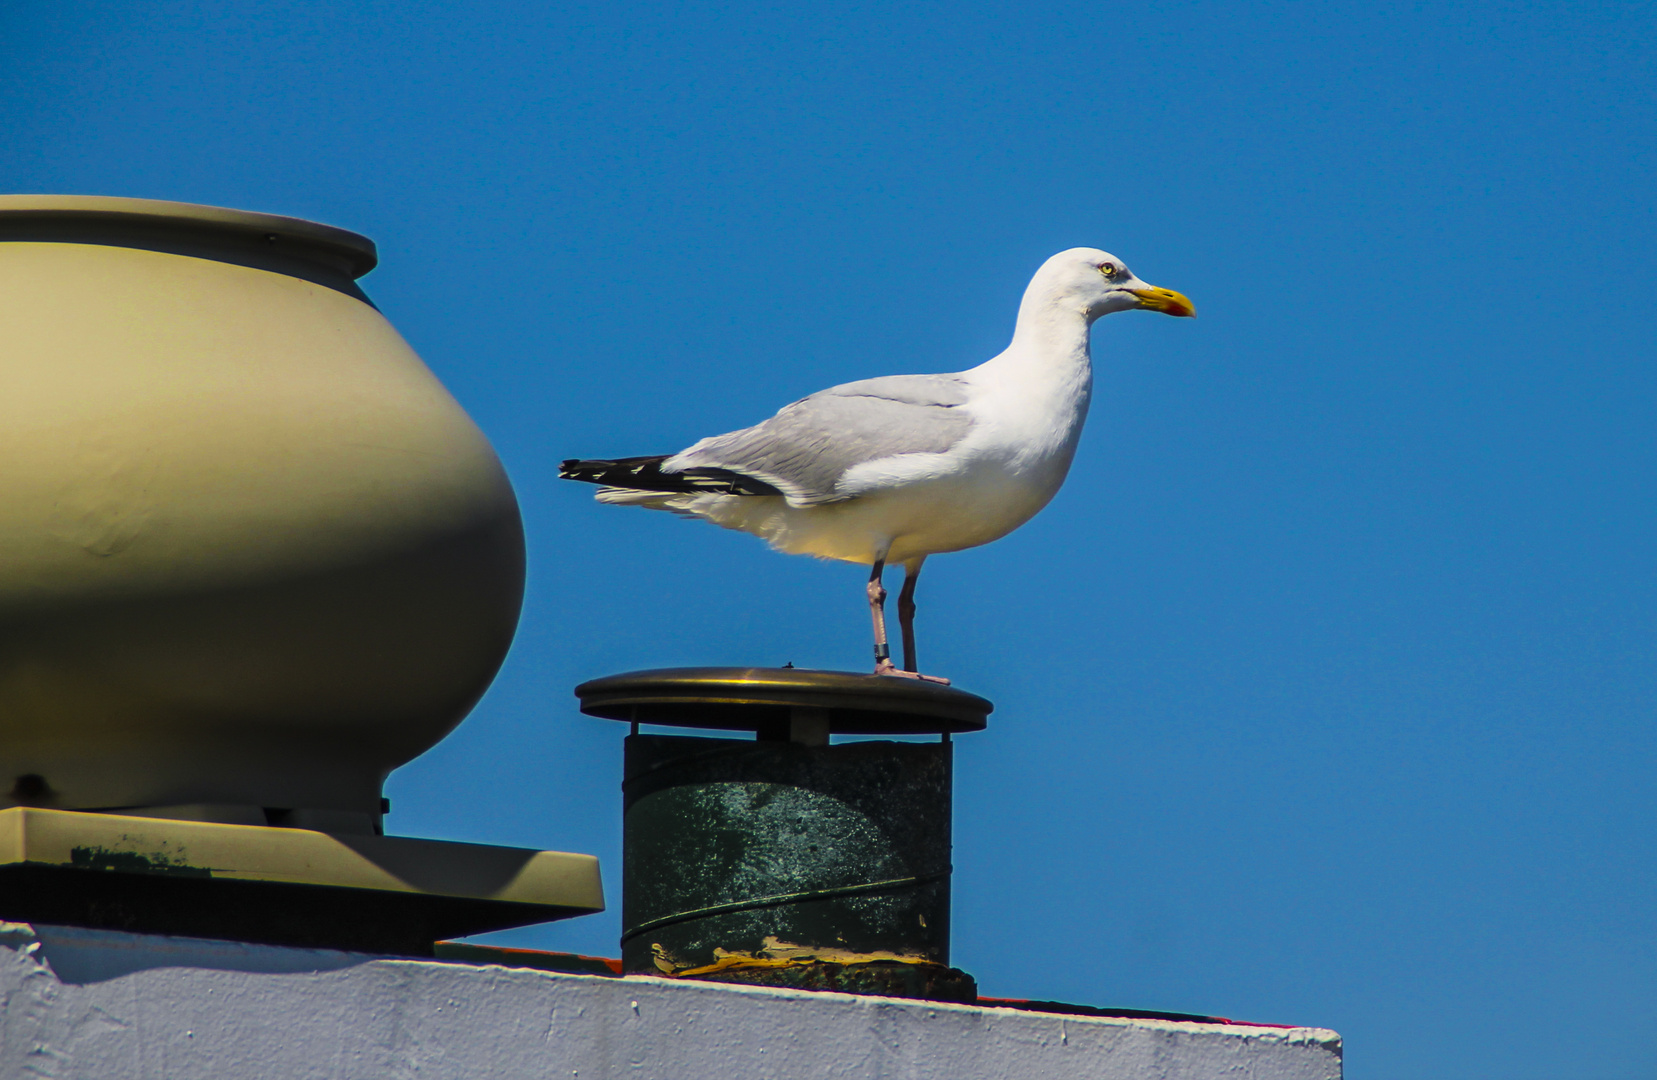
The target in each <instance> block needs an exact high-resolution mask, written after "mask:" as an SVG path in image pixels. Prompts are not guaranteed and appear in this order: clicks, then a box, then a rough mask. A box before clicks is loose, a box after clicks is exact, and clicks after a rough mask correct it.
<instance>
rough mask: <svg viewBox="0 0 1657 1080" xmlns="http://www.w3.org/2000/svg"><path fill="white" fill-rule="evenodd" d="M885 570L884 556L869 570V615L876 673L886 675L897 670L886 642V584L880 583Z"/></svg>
mask: <svg viewBox="0 0 1657 1080" xmlns="http://www.w3.org/2000/svg"><path fill="white" fill-rule="evenodd" d="M885 572H886V560H885V559H884V558H880V559H876V560H875V565H874V568H873V569H872V570H870V571H869V617H870V619H872V620H873V621H874V626H875V674H876V675H886V674H888V673H890V672H891V671H893V670H895V668H894V667H893V665H892V650H891V648H890V647H889V646H888V645H887V644H886V586H884V585H882V584H881V583H880V576H881V575H882V574H883V573H885Z"/></svg>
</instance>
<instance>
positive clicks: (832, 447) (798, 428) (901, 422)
mask: <svg viewBox="0 0 1657 1080" xmlns="http://www.w3.org/2000/svg"><path fill="white" fill-rule="evenodd" d="M966 403H967V392H966V385H965V384H964V383H962V382H961V380H960V379H959V378H957V377H955V376H953V375H888V376H885V377H883V378H879V379H864V380H862V381H860V382H853V383H846V384H845V385H843V386H836V387H832V388H830V389H828V390H822V391H819V392H818V393H815V394H812V395H811V396H810V397H808V398H802V399H801V400H799V401H796V402H795V403H794V404H792V405H789V406H788V407H787V408H785V409H783V410H782V411H781V412H779V413H777V415H776V416H773V417H772V418H771V419H769V420H767V421H765V422H764V423H763V424H758V425H756V426H754V427H751V428H744V429H743V430H741V431H733V432H731V433H730V434H728V435H715V436H713V437H712V438H708V439H703V440H702V441H701V442H699V443H697V444H696V445H695V446H692V447H690V448H689V449H688V450H683V451H681V452H680V453H678V454H675V455H674V456H673V457H671V458H669V459H668V460H667V461H665V462H663V463H662V467H663V468H664V469H665V470H668V471H678V470H680V469H690V468H702V467H710V466H711V467H713V468H718V469H729V470H731V471H732V472H738V473H742V474H743V475H745V476H752V477H754V478H755V479H758V480H763V481H765V482H766V483H768V484H770V485H772V486H773V487H775V488H777V489H778V490H780V491H782V492H783V493H784V494H785V495H786V496H787V497H788V501H789V502H790V503H793V504H794V505H796V506H812V505H816V504H818V503H826V502H836V501H839V500H841V499H845V498H849V497H850V496H847V495H844V494H841V493H840V491H839V490H838V487H837V485H838V483H839V481H840V478H841V477H843V476H844V475H845V474H846V471H847V470H848V469H850V468H852V467H853V466H855V465H861V464H863V463H864V462H868V461H879V460H881V459H882V458H889V457H896V456H898V455H901V454H941V453H944V452H945V451H947V450H949V449H950V448H951V447H953V446H954V445H955V444H956V443H958V442H960V441H961V439H962V438H963V437H964V436H965V435H966V433H967V429H968V428H970V427H971V426H972V417H971V415H970V414H969V413H968V412H967V411H966V410H964V409H962V408H961V406H963V405H965V404H966Z"/></svg>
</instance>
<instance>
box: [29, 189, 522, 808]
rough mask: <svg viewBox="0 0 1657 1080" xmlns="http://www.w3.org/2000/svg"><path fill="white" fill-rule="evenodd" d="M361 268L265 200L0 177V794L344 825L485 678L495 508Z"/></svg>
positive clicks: (485, 472)
mask: <svg viewBox="0 0 1657 1080" xmlns="http://www.w3.org/2000/svg"><path fill="white" fill-rule="evenodd" d="M374 261H375V254H374V248H373V244H372V243H371V242H369V241H368V240H367V239H365V238H363V237H360V236H357V235H356V234H353V233H348V232H345V231H343V230H339V229H333V228H329V227H327V226H321V225H316V224H313V223H310V222H303V221H298V220H296V219H292V218H282V217H275V216H272V215H266V214H251V213H244V212H241V211H234V210H223V209H218V208H213V207H196V206H189V205H185V204H179V203H161V202H151V201H148V200H138V199H107V198H88V197H68V196H3V197H0V806H10V805H18V804H26V805H34V806H44V807H55V808H60V809H100V810H108V809H117V808H144V807H154V808H169V807H176V808H177V809H178V816H180V817H198V818H207V819H220V820H239V821H247V822H248V823H250V824H251V823H254V820H255V819H256V818H257V817H258V816H259V815H262V814H264V813H265V811H266V810H269V811H271V812H272V815H271V820H280V819H281V816H282V815H283V814H288V815H290V818H289V820H290V823H292V824H310V823H314V825H313V827H324V828H330V829H334V830H336V831H370V830H371V829H372V828H373V826H374V823H376V822H377V821H378V816H379V812H380V787H381V783H382V782H383V780H384V778H385V776H386V774H387V773H388V772H389V771H390V770H391V769H392V768H394V767H396V766H397V765H400V764H402V763H403V762H405V761H408V760H409V759H410V758H412V757H414V756H415V755H417V754H419V753H421V752H422V751H424V750H425V749H426V748H428V747H430V746H431V745H432V744H434V743H435V742H437V741H438V740H439V739H441V738H442V737H443V736H444V735H445V734H447V733H448V732H449V731H450V730H451V729H452V728H453V727H454V726H455V725H456V724H457V723H459V721H460V720H461V718H462V717H463V716H465V714H466V713H467V711H468V710H469V709H470V708H471V707H472V705H473V704H474V703H475V702H476V701H477V699H478V697H479V695H481V694H482V693H483V691H484V689H485V687H487V686H488V684H489V682H490V680H491V679H492V678H493V677H494V674H495V672H496V670H497V669H498V667H499V666H500V663H501V661H502V659H503V658H504V657H505V655H506V651H507V647H508V645H509V644H510V643H511V640H512V635H513V632H514V630H515V628H516V625H517V619H518V612H519V607H520V604H521V600H522V593H523V576H524V563H523V534H522V526H521V523H520V520H519V515H518V507H517V502H516V500H515V499H514V497H513V493H512V488H511V486H510V485H509V483H508V482H507V478H506V475H505V473H504V472H503V470H502V468H501V465H500V463H499V461H498V460H497V459H496V457H495V454H494V452H493V451H492V449H491V448H490V446H489V444H488V442H487V441H486V440H485V439H484V437H483V435H482V433H481V432H479V431H478V429H477V427H476V426H475V425H474V424H473V423H472V421H471V420H470V419H469V418H468V417H467V416H466V414H465V413H464V412H463V411H462V410H461V408H460V406H459V405H458V404H457V403H456V402H455V400H454V399H453V398H452V397H451V396H450V395H449V394H448V392H447V391H445V390H444V388H443V387H442V386H441V385H440V384H439V383H438V381H437V379H436V378H435V377H434V376H433V375H432V373H431V372H430V371H429V370H428V369H427V368H426V366H425V365H424V364H423V363H422V362H421V361H420V358H419V357H418V356H416V355H415V354H414V352H413V350H411V349H410V348H409V346H408V344H407V343H406V342H404V341H403V339H402V338H401V337H400V336H399V335H398V333H397V331H396V330H395V329H393V328H392V326H391V324H390V323H388V322H387V321H386V320H385V318H384V317H382V316H381V314H380V313H379V311H377V310H376V309H375V308H374V307H373V305H372V304H371V303H369V302H368V300H367V298H366V297H365V296H363V294H362V293H361V292H360V290H358V288H357V287H356V285H355V284H354V278H355V277H356V276H357V275H359V274H361V273H365V272H366V271H367V270H368V269H370V268H372V267H373V265H374ZM159 812H162V813H165V810H162V811H159Z"/></svg>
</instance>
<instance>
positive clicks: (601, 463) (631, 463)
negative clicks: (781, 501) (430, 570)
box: [558, 454, 782, 495]
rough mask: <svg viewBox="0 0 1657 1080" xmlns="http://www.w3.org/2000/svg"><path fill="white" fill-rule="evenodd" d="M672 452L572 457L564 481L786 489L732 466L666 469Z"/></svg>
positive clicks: (737, 491) (676, 489)
mask: <svg viewBox="0 0 1657 1080" xmlns="http://www.w3.org/2000/svg"><path fill="white" fill-rule="evenodd" d="M672 456H673V455H671V454H658V455H656V456H654V457H630V458H615V459H613V460H606V459H603V458H593V459H590V460H586V459H582V458H569V459H567V460H565V461H562V462H560V463H559V465H558V477H559V479H561V480H580V481H583V482H585V483H588V484H604V485H605V486H607V487H618V488H632V489H634V490H635V491H661V492H668V493H684V494H700V493H708V494H714V495H781V494H782V492H781V491H779V490H777V489H776V488H774V487H772V486H771V485H770V484H767V483H766V482H765V481H763V480H756V479H754V478H753V477H751V476H744V475H743V474H741V473H737V472H732V471H730V470H729V469H714V468H699V469H685V470H684V471H682V472H663V471H662V462H664V461H666V460H667V459H668V458H670V457H672Z"/></svg>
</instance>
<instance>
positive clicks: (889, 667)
mask: <svg viewBox="0 0 1657 1080" xmlns="http://www.w3.org/2000/svg"><path fill="white" fill-rule="evenodd" d="M875 674H876V675H892V676H895V677H897V678H899V679H919V680H920V681H921V682H929V683H937V684H938V685H940V686H948V685H949V680H948V679H946V678H944V677H943V676H942V675H922V674H921V673H920V672H918V671H905V670H903V669H902V668H900V667H898V666H897V665H896V664H894V663H892V662H891V661H890V660H882V661H881V662H880V663H878V664H876V665H875Z"/></svg>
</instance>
